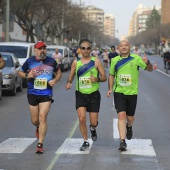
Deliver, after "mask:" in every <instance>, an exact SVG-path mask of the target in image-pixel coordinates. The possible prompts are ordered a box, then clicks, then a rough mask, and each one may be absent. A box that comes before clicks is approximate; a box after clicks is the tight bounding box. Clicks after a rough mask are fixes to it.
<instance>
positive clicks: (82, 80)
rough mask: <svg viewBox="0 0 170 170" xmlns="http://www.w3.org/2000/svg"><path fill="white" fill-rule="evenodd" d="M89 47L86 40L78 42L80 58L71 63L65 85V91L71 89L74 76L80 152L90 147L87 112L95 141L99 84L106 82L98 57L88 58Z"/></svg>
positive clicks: (88, 42)
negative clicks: (81, 140) (80, 139)
mask: <svg viewBox="0 0 170 170" xmlns="http://www.w3.org/2000/svg"><path fill="white" fill-rule="evenodd" d="M91 45H92V44H91V42H90V41H89V40H88V39H84V40H81V41H80V43H79V46H80V50H81V53H82V58H81V59H80V60H78V61H76V60H74V61H73V64H72V66H71V71H70V75H69V77H68V80H67V83H66V90H68V89H70V88H71V87H72V82H73V79H74V77H75V76H76V92H75V96H76V110H77V113H78V117H79V127H80V131H81V134H82V136H83V139H84V142H83V145H82V146H81V147H80V151H86V150H88V149H89V146H90V144H89V142H88V135H87V134H88V133H87V132H88V130H87V126H86V112H89V118H90V132H91V138H92V140H93V141H96V140H97V132H96V127H97V125H98V113H99V109H100V98H101V97H100V92H99V84H100V82H105V81H106V80H107V77H106V74H105V72H104V69H103V66H102V63H101V61H100V60H99V59H98V57H92V56H90V53H91Z"/></svg>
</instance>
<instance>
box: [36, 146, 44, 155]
mask: <svg viewBox="0 0 170 170" xmlns="http://www.w3.org/2000/svg"><path fill="white" fill-rule="evenodd" d="M36 153H38V154H43V153H44V150H43V144H42V143H38V144H37V149H36Z"/></svg>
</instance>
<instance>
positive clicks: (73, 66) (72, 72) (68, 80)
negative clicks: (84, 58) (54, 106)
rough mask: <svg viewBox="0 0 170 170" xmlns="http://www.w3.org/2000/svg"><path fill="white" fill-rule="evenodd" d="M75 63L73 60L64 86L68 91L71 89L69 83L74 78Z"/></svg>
mask: <svg viewBox="0 0 170 170" xmlns="http://www.w3.org/2000/svg"><path fill="white" fill-rule="evenodd" d="M76 63H77V60H74V61H73V63H72V65H71V71H70V75H69V77H68V79H67V83H66V86H65V88H66V90H69V89H70V88H71V86H72V84H71V83H72V82H73V80H74V77H75V71H76Z"/></svg>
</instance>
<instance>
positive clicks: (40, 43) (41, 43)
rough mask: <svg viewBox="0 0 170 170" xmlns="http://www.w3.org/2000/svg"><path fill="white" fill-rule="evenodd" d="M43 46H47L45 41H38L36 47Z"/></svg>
mask: <svg viewBox="0 0 170 170" xmlns="http://www.w3.org/2000/svg"><path fill="white" fill-rule="evenodd" d="M41 47H47V46H46V44H45V42H43V41H38V42H37V43H36V44H35V45H34V48H41Z"/></svg>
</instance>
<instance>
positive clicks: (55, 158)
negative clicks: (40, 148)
mask: <svg viewBox="0 0 170 170" xmlns="http://www.w3.org/2000/svg"><path fill="white" fill-rule="evenodd" d="M78 125H79V120H77V121H76V122H75V124H74V126H73V128H72V130H71V132H70V135H69V138H72V136H73V135H74V133H75V131H76V129H77V126H78ZM60 155H61V154H60V153H56V155H55V156H54V158H53V159H52V161H51V163H50V164H49V166H48V167H47V170H52V169H53V167H54V166H55V163H56V162H57V160H58V158H59V157H60Z"/></svg>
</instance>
